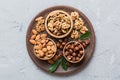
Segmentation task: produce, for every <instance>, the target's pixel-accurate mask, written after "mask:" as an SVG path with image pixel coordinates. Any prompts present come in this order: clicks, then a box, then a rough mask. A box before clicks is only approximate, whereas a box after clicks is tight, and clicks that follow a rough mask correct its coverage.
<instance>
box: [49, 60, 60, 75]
mask: <svg viewBox="0 0 120 80" xmlns="http://www.w3.org/2000/svg"><path fill="white" fill-rule="evenodd" d="M59 65H60V61H56V62H55V63H54V64H53V65H52V66H51V67H50V68H49V72H51V73H53V72H54V71H55V70H56V69H57V68H58V66H59Z"/></svg>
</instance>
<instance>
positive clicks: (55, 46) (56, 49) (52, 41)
mask: <svg viewBox="0 0 120 80" xmlns="http://www.w3.org/2000/svg"><path fill="white" fill-rule="evenodd" d="M46 39H48V40H50V41H52V42H53V44H54V45H55V47H56V52H57V46H56V43H55V42H54V41H53V40H52V39H50V38H46ZM56 52H55V53H54V54H53V55H52V56H51V57H49V58H40V57H37V56H36V53H35V51H34V55H35V56H36V57H37V58H38V59H40V60H49V59H51V58H53V57H54V56H55V54H56Z"/></svg>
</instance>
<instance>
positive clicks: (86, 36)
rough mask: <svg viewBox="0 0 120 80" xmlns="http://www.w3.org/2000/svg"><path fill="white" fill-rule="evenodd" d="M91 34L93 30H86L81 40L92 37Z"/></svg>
mask: <svg viewBox="0 0 120 80" xmlns="http://www.w3.org/2000/svg"><path fill="white" fill-rule="evenodd" d="M90 36H91V32H86V33H85V34H82V35H81V36H80V39H81V40H85V39H88V38H90Z"/></svg>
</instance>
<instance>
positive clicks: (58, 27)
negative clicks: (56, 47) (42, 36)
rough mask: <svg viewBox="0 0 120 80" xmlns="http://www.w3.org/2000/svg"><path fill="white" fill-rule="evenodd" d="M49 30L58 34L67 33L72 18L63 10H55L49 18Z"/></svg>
mask: <svg viewBox="0 0 120 80" xmlns="http://www.w3.org/2000/svg"><path fill="white" fill-rule="evenodd" d="M47 26H48V30H49V31H50V32H51V33H52V34H54V35H56V36H61V35H64V34H66V33H67V32H68V31H69V30H70V27H71V22H70V18H69V17H68V15H66V14H65V13H63V12H53V13H51V14H50V16H49V17H48V19H47Z"/></svg>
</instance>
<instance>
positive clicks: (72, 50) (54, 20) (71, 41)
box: [29, 10, 91, 72]
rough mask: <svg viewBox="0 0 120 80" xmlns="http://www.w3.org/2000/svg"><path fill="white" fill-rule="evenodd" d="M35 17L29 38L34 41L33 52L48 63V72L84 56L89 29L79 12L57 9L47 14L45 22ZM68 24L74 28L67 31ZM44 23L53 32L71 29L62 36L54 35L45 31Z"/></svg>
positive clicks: (79, 59) (88, 39)
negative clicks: (34, 23) (49, 65)
mask: <svg viewBox="0 0 120 80" xmlns="http://www.w3.org/2000/svg"><path fill="white" fill-rule="evenodd" d="M71 20H72V22H71ZM35 21H36V25H35V27H34V28H33V29H32V30H31V37H30V40H29V42H30V43H31V44H32V45H33V51H34V54H35V56H36V57H37V58H39V59H40V60H46V61H47V62H48V63H49V64H51V67H50V68H49V71H50V72H54V71H55V70H56V69H57V67H58V66H59V65H60V64H61V65H62V68H63V69H64V70H67V69H68V67H70V66H72V65H74V64H75V63H79V62H80V61H81V60H82V59H83V58H84V56H85V50H86V48H87V46H88V45H89V44H90V35H91V33H90V32H89V31H88V28H87V27H86V25H85V22H84V20H83V19H82V17H81V16H80V14H79V13H78V12H71V13H70V14H68V13H67V14H66V12H64V11H62V10H60V11H59V10H57V11H53V12H51V14H49V16H48V17H47V24H46V23H45V19H44V17H42V16H40V17H38V18H36V19H35ZM71 24H73V28H72V30H71V31H70V29H71V26H72V25H71ZM46 26H47V29H48V30H49V31H50V33H52V34H53V35H56V36H61V35H64V34H67V33H68V32H69V31H70V33H69V35H67V36H64V37H63V38H59V39H58V38H57V37H55V38H53V36H52V37H51V35H50V34H49V33H48V32H47V30H46ZM46 32H47V33H46Z"/></svg>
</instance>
